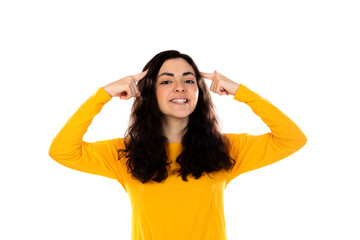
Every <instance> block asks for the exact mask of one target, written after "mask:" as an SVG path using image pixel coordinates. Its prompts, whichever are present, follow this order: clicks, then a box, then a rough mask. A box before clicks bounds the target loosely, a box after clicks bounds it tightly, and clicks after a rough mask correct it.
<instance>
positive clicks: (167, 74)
mask: <svg viewBox="0 0 360 240" xmlns="http://www.w3.org/2000/svg"><path fill="white" fill-rule="evenodd" d="M163 75H166V76H170V77H173V76H174V74H173V73H168V72H163V73H162V74H160V75H159V76H158V77H161V76H163ZM182 75H183V76H187V75H194V77H196V76H195V74H194V73H192V72H184V73H183V74H182Z"/></svg>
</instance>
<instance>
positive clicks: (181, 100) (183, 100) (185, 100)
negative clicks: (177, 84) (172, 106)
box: [171, 99, 188, 103]
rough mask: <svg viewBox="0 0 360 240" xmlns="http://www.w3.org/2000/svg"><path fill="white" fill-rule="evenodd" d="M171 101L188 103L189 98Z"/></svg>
mask: <svg viewBox="0 0 360 240" xmlns="http://www.w3.org/2000/svg"><path fill="white" fill-rule="evenodd" d="M171 102H174V103H187V102H188V100H187V99H174V100H171Z"/></svg>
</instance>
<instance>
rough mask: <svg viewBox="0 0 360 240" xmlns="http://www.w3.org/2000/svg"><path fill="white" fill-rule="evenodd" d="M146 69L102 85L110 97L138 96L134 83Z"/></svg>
mask: <svg viewBox="0 0 360 240" xmlns="http://www.w3.org/2000/svg"><path fill="white" fill-rule="evenodd" d="M147 72H148V69H147V70H146V71H144V72H142V73H139V74H136V75H131V76H127V77H124V78H122V79H119V80H117V81H115V82H112V83H109V84H108V85H106V86H104V87H102V88H103V89H104V90H105V92H107V93H108V94H109V95H110V96H111V97H119V98H120V99H124V100H129V99H130V98H132V97H140V95H141V93H140V92H139V89H138V88H137V86H136V83H137V82H138V81H139V80H140V79H142V78H143V77H145V76H146V74H147Z"/></svg>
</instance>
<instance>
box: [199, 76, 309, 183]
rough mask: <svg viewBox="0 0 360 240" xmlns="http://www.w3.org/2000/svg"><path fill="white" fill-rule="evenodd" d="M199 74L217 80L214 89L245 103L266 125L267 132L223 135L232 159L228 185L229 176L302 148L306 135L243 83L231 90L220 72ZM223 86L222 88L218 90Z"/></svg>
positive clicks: (227, 80)
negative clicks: (233, 164) (268, 130)
mask: <svg viewBox="0 0 360 240" xmlns="http://www.w3.org/2000/svg"><path fill="white" fill-rule="evenodd" d="M213 75H216V76H217V77H215V76H212V75H211V74H210V75H209V74H207V75H205V74H204V75H203V76H204V77H205V76H206V77H212V78H213V79H217V83H216V84H215V83H212V84H214V88H213V89H214V92H217V93H218V94H220V93H221V92H224V91H226V92H228V93H230V94H231V95H234V99H235V100H237V101H239V102H244V103H246V104H247V105H248V106H249V107H250V108H251V109H252V111H253V112H254V113H255V114H256V115H258V116H259V117H260V118H261V119H262V120H263V122H264V123H265V124H266V125H267V126H268V127H269V128H270V130H271V132H269V133H265V134H262V135H249V134H247V133H242V134H224V135H225V136H226V137H227V138H228V139H229V141H230V149H229V153H230V156H231V157H232V158H233V159H235V161H236V163H235V166H234V167H233V168H232V169H231V170H230V172H229V174H228V178H227V183H226V184H228V183H229V182H230V181H231V180H232V179H234V178H235V177H237V176H238V175H240V174H241V173H245V172H248V171H251V170H254V169H258V168H261V167H264V166H267V165H269V164H272V163H274V162H277V161H279V160H281V159H283V158H285V157H287V156H289V155H291V154H293V153H295V152H296V151H298V150H299V149H300V148H302V147H303V146H304V145H305V144H306V142H307V138H306V136H305V134H304V133H303V132H302V131H301V129H300V128H299V127H298V126H297V125H296V124H295V123H294V122H293V121H292V120H291V119H290V118H289V117H287V116H286V115H285V114H284V113H283V112H281V111H280V110H279V109H278V108H277V107H275V106H274V105H273V104H272V103H271V102H270V101H269V100H267V99H265V98H263V97H261V96H260V95H259V94H257V93H255V92H253V91H251V90H250V89H248V88H247V87H246V86H244V85H243V84H240V85H238V88H237V89H236V91H235V92H234V91H233V89H232V88H231V86H236V85H235V84H233V83H232V81H231V80H230V79H228V78H226V77H224V76H223V75H221V74H218V73H214V74H213ZM221 89H223V90H221Z"/></svg>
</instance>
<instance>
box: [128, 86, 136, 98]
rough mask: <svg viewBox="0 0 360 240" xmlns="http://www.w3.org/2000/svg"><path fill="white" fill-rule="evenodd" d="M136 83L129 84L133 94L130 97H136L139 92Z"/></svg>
mask: <svg viewBox="0 0 360 240" xmlns="http://www.w3.org/2000/svg"><path fill="white" fill-rule="evenodd" d="M134 85H135V84H130V86H129V88H130V90H131V96H130V97H129V98H131V97H135V96H136V94H137V91H136V87H135V86H134Z"/></svg>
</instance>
